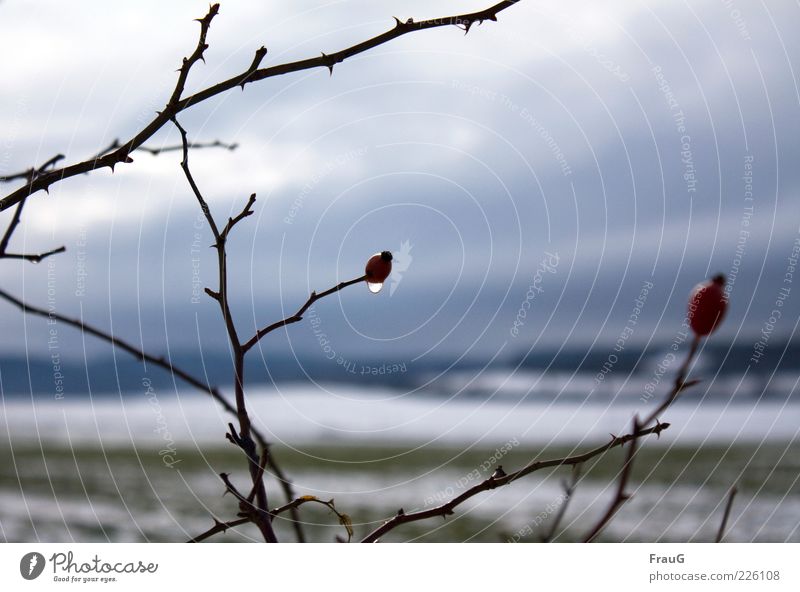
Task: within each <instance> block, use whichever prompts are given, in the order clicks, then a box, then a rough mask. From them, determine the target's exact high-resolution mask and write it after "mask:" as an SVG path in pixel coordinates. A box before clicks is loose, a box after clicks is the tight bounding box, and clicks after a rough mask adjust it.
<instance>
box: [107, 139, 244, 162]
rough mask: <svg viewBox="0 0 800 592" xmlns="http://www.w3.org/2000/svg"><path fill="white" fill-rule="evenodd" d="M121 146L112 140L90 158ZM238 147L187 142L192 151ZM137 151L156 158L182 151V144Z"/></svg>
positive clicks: (147, 147)
mask: <svg viewBox="0 0 800 592" xmlns="http://www.w3.org/2000/svg"><path fill="white" fill-rule="evenodd" d="M120 146H122V144H120V142H119V138H116V139H114V141H112V142H111V144H109V145H108V146H106V147H105V148H103V149H102V150H101V151H100V152H98V153H97V154H95V155H94V156H93V157H92V158H93V159H95V160H96V159H98V158H100V157H101V156H104V155H106V154H108V153H109V152H113V151H114V150H116V149H117V148H119V147H120ZM238 147H239V144H236V143H233V144H227V143H225V142H221V141H220V140H214V141H213V142H189V148H190V149H192V150H199V149H202V148H223V149H224V150H230V151H233V150H236V149H237V148H238ZM136 150H137V151H141V152H149V153H150V154H152V155H153V156H158V155H159V154H161V153H162V152H178V151H181V150H183V144H175V145H173V146H159V147H158V148H153V147H151V146H138V147H137V148H136Z"/></svg>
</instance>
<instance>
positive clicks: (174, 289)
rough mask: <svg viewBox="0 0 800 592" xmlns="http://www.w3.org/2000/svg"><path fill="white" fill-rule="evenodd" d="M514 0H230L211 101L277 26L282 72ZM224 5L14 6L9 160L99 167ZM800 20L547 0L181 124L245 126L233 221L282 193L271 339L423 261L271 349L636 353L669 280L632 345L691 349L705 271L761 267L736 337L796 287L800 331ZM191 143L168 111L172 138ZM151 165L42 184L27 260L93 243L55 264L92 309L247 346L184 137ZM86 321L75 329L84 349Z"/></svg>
mask: <svg viewBox="0 0 800 592" xmlns="http://www.w3.org/2000/svg"><path fill="white" fill-rule="evenodd" d="M488 4H489V1H488V0H486V1H479V0H470V1H463V2H455V1H444V0H438V1H435V2H421V1H413V2H409V1H403V2H400V1H380V2H376V1H371V0H363V1H357V2H356V1H339V2H308V1H297V2H269V3H253V2H241V1H227V2H223V3H222V6H221V10H220V14H219V16H218V17H217V18H216V19H215V20H214V22H213V24H212V27H211V31H210V34H209V38H208V42H209V45H210V47H209V49H208V51H207V52H206V63H205V64H203V63H199V64H197V65H196V66H195V68H194V69H193V71H192V75H191V77H190V79H189V84H188V90H189V91H190V92H191V91H194V90H197V89H201V88H204V87H206V86H209V85H211V84H214V83H215V82H218V81H220V80H223V79H225V78H227V77H229V76H231V75H233V74H236V73H238V72H241V71H243V70H244V69H245V68H246V67H247V66H248V65H249V63H250V61H251V60H252V55H253V52H254V50H255V49H256V48H258V47H259V46H261V45H265V46H266V47H267V48H268V49H269V54H268V56H267V58H266V60H265V64H270V65H271V64H278V63H282V62H285V61H290V60H293V59H299V58H304V57H309V56H316V55H319V53H320V52H322V51H324V52H328V53H330V52H332V51H335V50H337V49H340V48H343V47H346V46H348V45H351V44H353V43H355V42H358V41H360V40H362V39H365V38H368V37H371V36H373V35H375V34H378V33H380V32H382V31H384V30H385V29H387V28H388V27H390V26H392V24H393V22H394V21H393V20H392V18H391V17H392V16H397V17H399V18H401V19H406V18H408V17H412V16H413V17H414V18H416V19H422V18H428V17H436V16H443V15H447V14H451V13H455V12H459V11H465V10H471V9H479V8H484V7H485V6H488ZM206 10H207V3H206V2H205V1H203V2H200V1H198V2H194V1H192V2H189V1H186V2H179V3H178V2H136V3H108V2H100V1H94V2H81V3H77V4H76V3H64V2H56V1H52V2H42V1H26V2H22V1H20V0H5V1H3V2H1V3H0V55H2V56H3V59H2V60H0V80H2V81H3V82H2V85H0V105H2V108H1V109H0V173H8V172H13V171H15V170H17V169H23V168H26V167H28V166H30V165H32V164H35V163H42V162H43V161H45V160H47V159H48V158H49V157H51V156H52V155H54V154H56V153H63V154H65V155H66V162H68V163H71V162H77V161H79V160H83V159H84V158H86V157H88V156H89V155H91V154H93V153H95V152H97V151H98V150H99V149H100V148H102V147H104V146H105V145H107V144H109V143H110V142H111V141H112V140H114V139H115V138H121V139H126V138H129V137H130V136H131V135H132V134H134V133H135V132H136V131H138V130H139V129H141V128H142V127H143V126H144V125H146V123H147V122H148V121H149V120H150V119H151V118H152V117H153V114H154V112H155V111H156V110H157V109H159V108H161V107H162V106H163V104H164V102H165V101H166V99H167V98H168V96H169V94H170V92H171V90H172V87H173V85H174V80H175V76H176V74H175V69H176V68H177V66H178V65H179V63H180V59H181V57H182V56H184V55H188V54H189V53H190V52H191V51H192V49H193V47H194V45H195V43H196V35H197V30H198V25H197V23H195V22H193V21H192V19H193V18H197V17H200V16H202V15H203V14H204V13H205V11H206ZM798 24H800V7H799V6H798V4H797V3H796V2H790V1H778V2H769V3H765V2H747V3H745V2H737V1H736V0H733V1H727V0H726V1H721V0H707V1H702V2H661V3H657V2H644V1H637V0H620V1H609V2H602V3H598V2H596V1H591V0H585V1H566V2H544V1H541V0H536V1H529V0H522V1H521V2H520V3H519V4H518V5H517V6H514V7H511V8H509V9H508V10H506V11H504V12H503V13H501V15H500V18H499V22H497V23H486V24H484V25H482V26H480V27H474V28H473V29H472V30H471V31H470V32H469V34H468V35H466V36H465V35H464V34H463V32H461V31H459V30H457V29H455V28H450V29H437V30H432V31H425V32H422V33H417V34H414V35H409V36H406V37H404V38H402V39H399V40H395V41H393V42H391V43H389V44H386V45H384V46H382V47H379V48H377V49H375V50H373V51H370V52H368V53H366V54H363V55H360V56H358V57H356V58H354V59H352V60H349V61H347V62H345V63H344V64H340V65H338V66H337V67H336V69H335V71H334V74H333V76H330V75H329V74H328V72H327V70H325V69H316V70H311V71H307V72H301V73H298V74H292V75H289V76H284V77H280V78H274V79H270V80H267V81H262V82H259V83H256V84H252V85H249V86H248V87H247V88H246V89H245V90H244V91H240V90H236V91H233V92H229V93H226V94H224V95H221V96H219V97H216V98H214V99H212V100H209V101H207V102H205V103H203V104H200V105H197V106H195V107H192V108H191V109H190V110H188V111H186V112H184V113H182V114H181V115H180V117H179V119H180V120H181V122H182V124H183V125H184V127H186V128H187V130H188V132H189V134H190V137H191V139H192V140H194V141H211V140H215V139H219V140H222V141H225V142H235V143H237V144H238V145H239V149H238V150H236V151H233V152H229V151H226V150H199V151H195V152H193V153H192V155H191V163H192V166H193V169H194V171H195V175H196V178H197V181H198V183H199V185H200V187H201V188H202V190H203V192H204V193H205V195H206V198H207V200H208V201H209V203H210V204H211V208H212V210H213V211H214V212H215V214H216V215H217V216H218V218H220V219H224V218H225V217H227V216H228V215H230V214H231V213H232V212H234V211H238V209H240V208H241V206H242V205H243V203H244V202H245V200H246V198H247V196H248V195H249V194H251V193H256V194H257V196H258V201H257V204H256V214H255V215H254V216H253V217H251V218H249V219H248V220H247V221H246V222H243V223H242V224H241V225H240V226H239V227H237V230H236V232H235V234H234V236H233V237H232V239H231V242H230V253H231V256H230V258H231V276H232V280H231V281H232V292H233V296H232V297H233V304H234V307H235V310H236V317H237V321H238V322H239V324H240V327H241V332H242V333H243V334H246V333H250V332H251V330H254V328H255V326H256V324H259V325H260V324H265V323H267V322H270V321H272V320H275V319H276V318H280V317H281V316H284V315H286V314H289V313H291V312H293V311H294V310H295V309H296V308H297V307H298V306H299V304H301V303H302V301H303V300H304V299H305V297H306V295H307V294H308V292H309V291H311V290H313V289H316V290H322V289H325V288H328V287H330V286H332V285H333V284H335V283H336V282H337V281H341V280H345V279H350V278H353V277H357V276H359V275H360V274H361V273H363V266H364V263H365V261H366V259H367V258H368V257H369V256H370V255H371V254H373V253H374V252H376V251H380V250H383V249H388V250H391V251H393V252H395V253H396V254H398V255H400V256H399V257H398V258H397V259H396V261H395V264H396V270H397V271H396V273H395V275H394V276H393V277H394V281H393V282H392V283H393V285H389V286H387V288H386V289H385V290H384V291H383V292H382V293H381V294H380V295H378V296H371V295H370V294H368V293H367V290H366V288H365V287H363V286H355V287H352V288H349V289H348V290H346V291H344V292H341V293H340V294H338V295H337V296H334V297H332V298H329V299H327V300H324V301H321V302H319V303H318V304H317V306H316V308H315V311H316V314H317V315H318V318H319V320H320V323H319V324H318V327H322V329H318V332H317V334H316V335H315V333H314V331H313V328H312V327H311V325H310V324H309V323H304V324H303V325H302V326H295V327H292V329H291V331H290V332H289V334H288V337H287V336H285V335H275V336H270V340H269V341H268V342H265V343H264V347H265V348H266V349H267V350H268V351H271V350H272V349H273V348H274V349H276V350H277V349H283V348H285V346H286V344H287V343H290V344H291V346H292V347H293V348H294V349H295V351H298V352H301V353H303V352H305V354H308V355H311V354H314V353H317V354H319V353H320V348H319V345H318V337H319V331H323V332H324V333H325V334H326V335H327V336H328V338H329V339H330V340H331V342H332V343H333V344H334V347H335V348H336V349H337V350H338V351H340V352H342V353H345V352H346V353H347V355H367V354H368V355H370V356H382V357H385V358H389V359H391V358H392V357H397V358H398V359H399V358H400V357H403V359H405V358H406V357H407V358H411V357H417V356H424V355H434V354H441V355H445V356H453V355H462V354H468V355H469V354H475V355H481V356H486V355H494V354H496V353H499V354H500V355H506V354H508V353H509V352H512V351H514V352H515V351H520V350H521V351H525V350H527V349H528V348H529V347H531V345H532V344H534V343H546V344H548V345H560V344H562V343H573V342H574V343H584V344H585V343H591V342H592V341H595V340H600V341H603V342H609V341H613V340H614V339H616V338H617V336H618V335H619V334H620V331H622V330H623V328H624V327H625V323H626V320H627V318H628V316H629V315H630V314H631V310H632V309H633V307H634V306H635V304H634V301H635V299H636V298H637V297H638V296H639V295H640V293H641V288H642V286H643V285H644V284H645V282H651V283H652V284H653V286H654V289H652V290H651V291H650V294H649V295H648V298H647V302H646V304H645V307H644V311H643V313H642V319H641V324H640V325H639V326H637V328H636V331H635V333H634V336H633V337H632V339H634V340H637V341H647V340H648V339H650V337H651V336H653V335H656V336H658V337H659V338H665V339H670V338H671V337H672V336H673V335H674V334H675V332H676V330H677V329H678V328H679V323H680V321H681V319H682V316H683V314H684V309H685V302H686V295H687V293H688V292H689V290H690V289H691V287H692V286H693V285H694V284H695V283H696V282H698V281H700V280H702V279H704V278H705V277H707V276H709V275H710V274H713V273H715V272H723V273H726V274H729V275H730V277H731V279H732V280H735V282H734V284H733V288H732V292H731V307H730V316H729V318H728V319H727V322H726V325H725V327H724V331H725V333H726V334H727V335H728V336H729V337H735V338H736V339H737V340H741V341H742V342H745V343H747V342H749V341H753V340H754V338H755V336H757V334H758V333H759V331H760V330H761V328H762V327H763V325H764V323H765V322H766V321H767V320H768V319H769V317H770V312H771V310H772V309H773V308H774V306H773V304H774V302H775V300H776V298H777V297H778V295H779V290H780V288H781V287H784V286H788V287H790V288H791V297H790V299H789V300H788V301H787V304H786V306H785V308H784V309H783V310H784V314H783V316H782V318H781V319H780V320H779V322H778V323H777V326H776V327H775V335H780V336H783V337H785V336H788V335H790V334H791V333H792V332H793V331H794V329H795V325H796V323H797V320H798V311H800V287H792V286H791V285H790V284H788V283H784V281H783V279H784V275H785V273H786V272H787V265H788V264H789V263H788V260H787V257H789V256H791V254H792V248H793V245H794V244H795V241H796V240H798V238H799V237H800V234H798V232H799V227H800V201H798V195H797V194H798V181H800V167H798V156H799V155H800V154H799V150H798V149H799V148H800V146H799V144H800V94H799V93H798V85H797V75H796V71H797V70H798V68H800V39H798V35H797V30H798ZM177 141H178V136H177V134H176V133H175V132H174V130H172V129H164V130H162V132H160V133H159V134H158V135H156V136H155V137H154V138H153V139H152V140H151V141H150V142H148V145H149V146H154V147H155V146H167V145H174V144H175V143H176V142H177ZM133 157H134V160H135V162H134V163H133V164H130V165H124V166H119V167H117V172H116V173H114V174H113V175H112V174H111V172H110V171H108V170H103V171H96V172H94V173H92V174H90V175H84V176H80V177H77V178H73V179H70V180H68V181H65V182H63V183H60V184H58V185H56V186H54V187H52V189H51V191H50V194H49V195H46V194H44V193H38V194H36V195H34V196H33V197H32V198H31V199H30V202H29V204H28V206H27V208H26V211H25V217H24V221H23V225H22V226H21V227H20V229H19V230H18V232H17V234H16V236H15V238H14V241H13V243H12V247H13V250H14V251H22V250H25V251H32V252H39V251H44V250H48V249H50V248H53V247H55V246H58V245H61V244H64V245H66V247H67V253H66V254H63V255H59V256H57V257H54V258H52V259H51V260H49V261H51V262H52V269H51V270H50V271H51V274H54V277H55V284H54V286H53V287H54V296H53V298H54V301H55V304H56V306H57V309H58V310H59V311H60V312H62V313H64V314H70V315H79V314H83V316H84V317H85V319H86V320H87V321H89V322H91V323H94V324H96V325H98V326H100V327H104V328H109V327H113V329H114V331H115V333H117V334H119V335H120V336H122V337H130V338H131V339H133V340H134V341H137V340H142V342H144V343H145V345H147V346H148V347H152V348H154V349H162V350H163V349H165V348H166V347H167V346H169V347H170V348H177V349H190V348H193V347H197V343H198V339H199V340H200V341H201V342H202V345H203V347H207V348H221V347H224V338H223V337H222V334H221V332H220V330H221V324H220V321H219V319H218V313H217V309H216V307H215V305H214V303H213V302H212V301H211V300H210V299H208V298H207V297H201V298H200V300H199V302H193V301H192V296H193V290H194V289H196V288H197V287H198V285H202V286H207V285H208V286H211V287H215V285H216V279H215V277H216V276H215V274H216V271H215V259H214V254H213V252H212V251H211V250H209V249H208V248H207V246H208V245H209V244H210V242H211V237H210V232H209V230H208V228H207V227H206V226H205V225H204V224H203V222H202V219H201V218H199V217H198V213H199V209H198V207H197V204H196V202H195V201H194V199H193V197H192V195H191V193H190V191H189V188H188V186H187V184H186V182H185V179H184V178H183V176H182V174H181V171H180V168H179V166H178V163H179V155H178V153H166V154H162V155H160V156H157V157H155V156H151V155H149V154H146V153H142V152H139V153H135V154H134V155H133ZM12 188H13V187H9V186H8V185H6V186H4V187H3V188H2V189H3V193H7V190H10V189H12ZM750 207H752V210H750V209H749V208H750ZM9 216H10V212H6V213H3V214H2V220H3V222H4V223H5V221H6V220H8V218H9ZM742 231H745V233H746V234H743V233H742ZM196 233H198V234H199V236H197V235H196ZM404 243H405V244H406V247H403V244H404ZM193 245H195V246H197V245H200V249H199V252H198V250H197V249H193ZM737 246H739V251H738V254H737ZM406 267H407V269H405V270H401V269H397V268H406ZM82 271H85V272H86V274H87V275H86V277H85V278H84V277H83V276H82V275H81V273H79V272H82ZM47 280H48V262H44V263H41V264H39V265H38V266H37V265H32V264H30V263H24V262H18V261H2V262H0V282H2V286H3V288H4V289H6V290H8V291H11V292H13V293H15V294H18V295H20V296H22V295H23V294H24V297H25V299H26V300H28V301H29V302H30V303H31V304H37V305H47V303H48V295H47V287H48V286H47ZM797 281H800V275H798V276H797ZM531 285H534V286H536V288H537V289H535V290H530V286H531ZM794 292H797V293H794ZM1 306H2V308H0V348H2V350H3V351H15V352H19V351H20V344H21V343H25V344H26V345H27V348H28V352H29V353H30V354H33V355H36V354H39V353H41V352H42V351H44V353H45V354H46V351H45V350H43V347H44V346H46V337H47V334H46V331H47V327H46V325H45V324H44V323H43V321H42V320H41V319H30V320H28V321H27V323H23V321H22V316H21V315H20V314H19V312H18V311H17V310H15V309H12V308H10V307H9V306H7V305H5V304H2V305H1ZM520 310H525V311H526V312H525V318H524V319H522V324H521V325H520V324H519V323H518V325H517V326H518V329H519V330H518V333H519V334H518V335H514V334H512V332H511V328H512V327H513V326H514V322H515V320H517V321H519V320H520V319H521V317H520ZM70 335H71V333H70V330H69V329H68V328H63V329H61V338H62V339H63V340H66V341H64V343H68V342H69V343H74V344H75V347H76V348H81V347H82V344H81V343H80V342H79V341H73V342H70V341H69V340H70V339H73V337H74V335H73V336H72V337H71V336H70ZM273 337H274V338H273ZM287 339H288V341H287ZM776 339H777V337H776ZM165 344H166V345H165ZM86 345H87V347H89V348H90V351H91V352H101V351H107V350H104V349H103V348H99V349H98V348H96V346H95V344H93V343H91V342H89V341H87V343H86Z"/></svg>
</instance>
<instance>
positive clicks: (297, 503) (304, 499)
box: [270, 495, 353, 543]
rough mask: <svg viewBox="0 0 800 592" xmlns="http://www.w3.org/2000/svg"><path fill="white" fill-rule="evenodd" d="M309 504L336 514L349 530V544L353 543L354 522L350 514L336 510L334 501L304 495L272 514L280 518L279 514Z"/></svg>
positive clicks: (273, 511) (276, 509)
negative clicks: (320, 506) (318, 505)
mask: <svg viewBox="0 0 800 592" xmlns="http://www.w3.org/2000/svg"><path fill="white" fill-rule="evenodd" d="M307 503H316V504H322V505H323V506H325V507H326V508H328V509H329V510H330V511H331V512H333V513H334V514H336V517H337V518H339V524H341V525H342V526H344V527H345V530H347V542H348V543H349V542H350V541H351V539H352V538H353V521H352V520H351V519H350V516H349V515H348V514H344V513H343V512H340V511H339V510H338V509H337V508H336V505H335V504H334V502H333V500H332V499H330V500H321V499H319V498H318V497H316V496H313V495H303V496H301V497H298V498H297V499H295V500H292V501H291V502H289V503H288V504H284V505H282V506H280V507H278V508H275V509H273V510H272V511H271V512H270V514H272V515H273V516H278V515H279V514H282V513H283V512H286V511H287V510H294V509H297V508H299V507H300V506H302V505H304V504H307Z"/></svg>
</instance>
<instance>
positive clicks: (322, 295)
mask: <svg viewBox="0 0 800 592" xmlns="http://www.w3.org/2000/svg"><path fill="white" fill-rule="evenodd" d="M366 280H367V276H366V275H362V276H361V277H358V278H355V279H353V280H348V281H346V282H341V283H339V284H337V285H335V286H334V287H333V288H329V289H327V290H325V291H324V292H320V293H319V294H317V293H316V292H311V295H310V296H309V297H308V300H306V301H305V303H304V304H303V306H301V307H300V308H299V309H297V312H296V313H294V314H293V315H292V316H290V317H286V318H285V319H283V320H281V321H277V322H275V323H272V324H271V325H267V326H266V327H264V328H263V329H259V330H258V331H257V332H256V334H255V335H253V337H251V338H250V339H249V340H248V341H247V342H246V343H245V344H244V345H243V346H242V349H243V350H244V352H245V353H247V352H248V351H249V350H250V349H251V348H252V347H253V346H254V345H256V344H257V343H258V342H259V341H261V339H262V338H264V337H265V336H266V335H268V334H269V333H272V332H273V331H274V330H275V329H280V328H281V327H285V326H286V325H291V324H292V323H297V322H298V321H302V320H303V315H304V314H305V312H306V311H307V310H308V309H309V308H310V307H311V305H312V304H314V303H315V302H316V301H317V300H319V299H320V298H325V297H326V296H330V295H331V294H335V293H336V292H338V291H339V290H343V289H344V288H347V287H348V286H352V285H354V284H359V283H361V282H364V281H366Z"/></svg>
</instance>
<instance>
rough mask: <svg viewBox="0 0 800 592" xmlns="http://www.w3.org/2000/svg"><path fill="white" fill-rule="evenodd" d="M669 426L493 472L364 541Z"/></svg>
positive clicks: (400, 516)
mask: <svg viewBox="0 0 800 592" xmlns="http://www.w3.org/2000/svg"><path fill="white" fill-rule="evenodd" d="M667 428H669V424H668V423H659V424H657V425H655V426H653V427H651V428H646V429H639V430H637V431H634V432H631V433H630V434H626V435H624V436H612V438H611V440H610V441H609V442H607V443H606V444H603V445H602V446H598V447H597V448H594V449H592V450H589V451H588V452H584V453H583V454H577V455H575V456H567V457H565V458H556V459H552V460H542V461H531V462H530V463H528V464H527V465H525V466H524V467H522V468H521V469H519V470H518V471H514V472H512V473H508V474H503V475H497V474H493V475H492V476H490V477H489V478H487V479H485V480H484V481H482V482H480V483H478V484H477V485H474V486H472V487H470V488H469V489H467V490H466V491H464V492H463V493H461V494H459V495H458V496H456V497H454V498H453V499H451V500H450V501H448V502H446V503H444V504H442V505H440V506H436V507H435V508H430V509H428V510H420V511H418V512H411V513H409V514H406V513H405V512H403V511H402V510H400V511H399V512H398V513H397V514H396V515H395V516H394V517H392V518H390V519H388V520H387V521H386V522H384V523H383V524H382V525H381V526H379V527H378V528H376V529H375V530H373V531H372V532H371V533H369V534H368V535H367V536H366V537H364V538H363V539H362V540H361V542H362V543H374V542H376V541H378V540H379V539H380V538H381V537H382V536H384V535H385V534H386V533H388V532H390V531H392V530H394V529H395V528H397V527H398V526H400V525H402V524H407V523H409V522H418V521H419V520H427V519H429V518H435V517H442V518H446V517H447V516H449V515H451V514H453V513H454V510H455V508H456V507H457V506H459V505H460V504H462V503H464V502H465V501H466V500H468V499H470V498H471V497H473V496H475V495H477V494H479V493H482V492H484V491H489V490H492V489H496V488H498V487H503V486H504V485H508V484H510V483H513V482H514V481H516V480H517V479H519V478H521V477H524V476H526V475H530V474H531V473H533V472H536V471H540V470H542V469H547V468H551V467H563V466H573V465H577V464H581V463H584V462H586V461H587V460H589V459H592V458H594V457H596V456H599V455H601V454H603V453H604V452H606V451H607V450H610V449H612V448H615V447H617V446H622V445H624V444H627V443H628V442H631V441H633V440H638V439H639V438H643V437H645V436H649V435H650V434H655V435H659V434H661V432H662V431H664V430H666V429H667Z"/></svg>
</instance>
